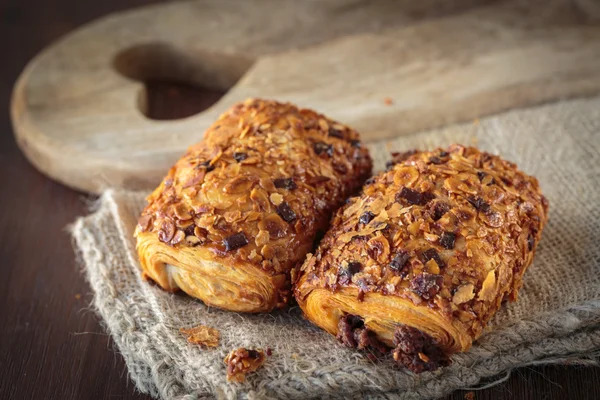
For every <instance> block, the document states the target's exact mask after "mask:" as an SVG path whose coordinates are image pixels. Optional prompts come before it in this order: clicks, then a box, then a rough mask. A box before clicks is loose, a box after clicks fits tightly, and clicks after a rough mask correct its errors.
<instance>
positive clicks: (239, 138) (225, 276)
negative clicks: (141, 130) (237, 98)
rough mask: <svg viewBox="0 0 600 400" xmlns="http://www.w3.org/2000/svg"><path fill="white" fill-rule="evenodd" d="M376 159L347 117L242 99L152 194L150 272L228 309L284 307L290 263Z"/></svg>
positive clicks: (139, 232)
mask: <svg viewBox="0 0 600 400" xmlns="http://www.w3.org/2000/svg"><path fill="white" fill-rule="evenodd" d="M371 165H372V162H371V159H370V157H369V154H368V151H367V150H366V149H365V148H363V147H362V146H361V143H360V141H359V135H358V133H357V132H356V131H354V130H352V129H350V128H348V127H347V126H345V125H342V124H339V123H337V122H335V121H332V120H330V119H328V118H326V117H324V116H322V115H320V114H317V113H316V112H314V111H311V110H306V109H300V108H298V107H296V106H294V105H291V104H282V103H277V102H274V101H265V100H258V99H250V100H247V101H245V102H243V103H239V104H236V105H234V106H233V107H232V108H231V109H230V110H229V111H227V112H226V113H224V114H223V115H221V117H220V118H219V119H218V120H217V121H216V122H215V123H214V124H213V125H212V126H211V127H210V128H209V129H208V130H207V131H206V133H205V135H204V139H203V140H202V141H201V142H200V143H198V144H196V145H194V146H192V147H190V148H189V149H188V151H187V153H186V154H185V155H184V156H183V157H182V158H181V159H180V160H179V161H177V163H176V164H175V165H174V166H173V167H172V168H171V170H170V171H169V173H168V175H167V176H166V177H165V178H164V180H163V181H162V182H161V184H160V185H159V187H158V188H156V190H154V192H153V193H152V194H151V195H150V196H149V197H148V206H147V207H146V208H145V209H144V211H143V212H142V215H141V217H140V219H139V223H138V227H137V229H136V237H137V249H138V254H139V258H140V263H141V266H142V269H143V271H144V276H145V277H147V278H150V279H152V280H154V281H155V282H157V283H158V284H159V285H160V286H162V287H163V288H165V289H167V290H178V289H182V290H184V291H185V292H186V293H188V294H190V295H191V296H194V297H197V298H199V299H201V300H203V301H204V302H206V303H207V304H211V305H214V306H217V307H221V308H225V309H229V310H235V311H246V312H261V311H269V310H272V309H273V308H275V307H282V306H284V305H285V304H286V303H287V301H288V299H289V297H290V295H291V289H290V270H291V269H292V268H293V267H294V266H295V265H296V264H297V263H299V262H301V261H302V260H303V259H304V257H305V255H306V254H307V253H308V252H309V251H311V249H312V248H313V243H314V241H315V238H316V237H317V235H318V232H319V231H324V230H325V229H326V228H327V224H328V221H329V218H330V215H331V213H332V211H334V210H335V209H336V208H337V207H339V206H340V205H341V204H342V203H343V201H344V200H345V198H347V197H348V196H349V195H351V194H352V193H354V192H356V191H357V190H358V189H359V188H360V186H361V185H362V183H363V182H364V180H365V179H366V178H367V177H368V176H369V174H370V170H371Z"/></svg>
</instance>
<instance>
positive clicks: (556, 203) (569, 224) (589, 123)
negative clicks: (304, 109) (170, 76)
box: [72, 97, 600, 399]
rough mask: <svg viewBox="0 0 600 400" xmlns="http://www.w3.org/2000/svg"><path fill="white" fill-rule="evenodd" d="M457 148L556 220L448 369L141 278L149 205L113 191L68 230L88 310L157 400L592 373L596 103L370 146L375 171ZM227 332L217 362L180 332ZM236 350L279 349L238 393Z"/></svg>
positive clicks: (599, 184) (292, 313)
mask: <svg viewBox="0 0 600 400" xmlns="http://www.w3.org/2000/svg"><path fill="white" fill-rule="evenodd" d="M453 142H458V143H463V144H476V145H477V146H479V147H481V148H483V149H485V150H487V151H490V152H493V153H497V154H500V155H502V156H503V157H505V158H507V159H509V160H512V161H515V162H516V163H518V165H519V167H520V168H521V169H523V170H524V171H526V172H528V173H530V174H533V175H535V176H537V177H538V178H539V180H540V183H541V186H542V189H543V192H544V194H545V195H546V196H547V197H548V199H549V200H550V210H551V211H550V220H549V223H548V226H547V227H546V230H545V231H544V234H543V239H542V242H541V244H540V247H539V251H538V254H537V255H536V259H535V262H534V264H533V265H532V266H531V267H530V268H529V270H528V271H527V273H526V275H525V282H524V285H523V288H522V289H521V291H520V294H519V297H520V299H519V301H518V302H517V303H512V304H506V305H505V306H504V307H503V308H502V310H501V311H500V312H499V313H498V314H497V315H496V317H495V318H494V320H493V322H492V324H491V326H490V327H489V329H488V330H487V333H486V334H485V335H484V336H483V337H482V338H481V339H480V340H479V341H477V342H476V343H475V345H474V346H473V348H472V349H471V350H470V351H469V352H467V353H465V354H458V355H455V356H454V357H453V358H452V361H453V363H452V365H451V366H450V367H447V368H444V369H442V370H440V371H437V372H435V373H424V374H422V375H419V376H416V375H413V374H411V373H409V372H406V371H404V370H399V369H395V368H393V367H392V365H391V361H389V360H388V361H385V362H383V363H379V364H373V363H371V362H370V361H369V360H367V358H366V357H364V356H363V355H362V354H360V353H359V352H357V351H352V350H348V349H346V348H344V347H342V346H341V345H339V344H338V343H337V342H336V340H335V338H334V337H332V336H330V335H329V334H327V333H325V332H324V331H322V330H320V329H318V328H316V327H314V326H312V325H311V324H310V323H308V322H307V321H305V320H303V318H302V316H301V312H300V310H299V309H298V307H292V308H289V309H286V310H282V311H277V312H273V313H270V314H261V315H243V314H237V313H232V312H225V311H220V310H217V309H213V308H209V307H206V306H205V305H204V304H202V303H201V302H199V301H196V300H193V299H191V298H188V297H187V296H185V295H172V294H168V293H165V292H164V291H162V290H160V289H159V288H157V287H155V286H152V285H150V284H148V283H146V282H144V281H142V280H141V279H140V274H139V273H138V262H137V256H136V254H135V251H134V240H133V238H132V235H133V230H134V226H135V224H136V218H137V216H138V214H139V212H140V210H141V209H142V207H143V205H144V195H145V194H144V193H134V192H120V191H107V192H106V193H105V194H104V195H103V196H102V197H101V199H100V200H99V202H98V204H97V208H96V211H95V212H94V213H93V214H91V215H89V216H86V217H83V218H80V219H79V220H77V221H76V222H75V224H74V225H73V226H72V233H73V236H74V239H75V244H76V247H77V250H78V252H79V254H80V256H81V259H82V260H83V264H84V270H85V274H86V276H87V279H88V280H89V283H90V286H91V288H92V290H93V292H94V301H93V305H94V307H95V308H96V310H97V311H98V313H99V314H100V315H101V316H102V318H103V319H104V321H105V324H106V328H107V330H108V331H109V332H110V334H111V335H112V337H113V339H114V341H115V343H116V344H117V346H118V349H119V351H120V352H121V354H122V355H123V357H124V358H125V361H126V363H127V366H128V368H129V374H130V376H131V379H133V381H134V382H135V383H136V385H137V387H138V388H139V390H141V391H142V392H145V393H150V394H151V395H153V396H156V397H163V398H177V399H193V398H202V397H218V398H238V397H239V398H267V397H272V398H302V399H304V398H310V397H320V398H322V397H336V396H339V397H346V398H348V397H364V396H370V397H393V398H403V399H421V398H430V397H439V396H442V395H444V394H447V393H449V392H451V391H453V390H455V389H459V388H465V387H469V386H474V385H478V384H480V385H481V384H482V383H481V382H482V381H485V380H488V381H489V380H490V379H492V380H497V379H498V376H504V375H505V374H506V373H507V371H510V370H511V369H513V368H516V367H520V366H524V365H532V364H542V363H568V364H572V363H578V364H581V363H583V364H596V363H597V361H598V354H599V352H600V241H599V237H598V236H599V235H598V234H599V232H600V189H599V188H600V97H596V98H592V99H581V100H573V101H568V102H560V103H555V104H550V105H546V106H542V107H537V108H533V109H526V110H517V111H512V112H508V113H506V114H503V115H499V116H494V117H490V118H486V119H483V120H481V121H475V122H474V123H472V124H466V125H461V126H453V127H448V128H444V129H441V130H436V131H433V132H427V133H420V134H416V135H412V136H407V137H401V138H398V139H395V140H392V141H391V142H378V143H372V144H370V145H369V147H370V150H371V154H372V155H373V156H374V159H375V160H376V163H375V166H376V170H380V169H382V168H383V166H384V163H385V161H386V160H387V159H388V154H389V151H390V150H407V149H412V148H423V149H426V148H434V147H438V146H445V145H448V144H450V143H453ZM198 324H205V325H209V326H212V327H215V328H217V329H219V330H220V332H221V343H220V345H219V346H218V347H217V348H215V349H211V350H202V349H201V348H200V347H198V346H196V345H192V344H188V343H187V342H186V340H185V338H184V337H183V336H182V335H181V334H180V333H179V328H181V327H191V326H195V325H198ZM240 346H245V347H258V348H266V347H267V346H268V347H271V348H272V349H273V355H272V356H271V357H269V358H268V361H267V363H266V365H265V366H264V367H263V368H261V369H260V370H259V371H257V372H256V373H255V374H253V375H250V376H249V378H248V381H247V382H246V383H244V384H229V383H227V382H226V378H225V366H224V364H223V358H224V357H225V355H226V354H227V353H228V352H229V351H230V350H231V349H233V348H237V347H240Z"/></svg>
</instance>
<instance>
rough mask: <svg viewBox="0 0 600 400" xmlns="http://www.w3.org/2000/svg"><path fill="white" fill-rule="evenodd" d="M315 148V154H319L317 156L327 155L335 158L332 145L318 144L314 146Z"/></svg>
mask: <svg viewBox="0 0 600 400" xmlns="http://www.w3.org/2000/svg"><path fill="white" fill-rule="evenodd" d="M313 148H314V149H315V153H317V155H321V154H323V153H325V154H327V155H328V156H329V157H331V156H333V145H331V144H327V143H323V142H317V143H315V144H314V146H313Z"/></svg>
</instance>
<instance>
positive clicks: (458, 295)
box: [452, 283, 475, 304]
mask: <svg viewBox="0 0 600 400" xmlns="http://www.w3.org/2000/svg"><path fill="white" fill-rule="evenodd" d="M473 297H475V286H474V285H473V284H472V283H467V284H464V285H461V286H460V287H459V288H458V289H457V290H456V292H455V293H454V296H453V297H452V302H453V303H454V304H463V303H466V302H467V301H469V300H471V299H472V298H473Z"/></svg>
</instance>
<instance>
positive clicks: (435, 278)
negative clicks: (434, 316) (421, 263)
mask: <svg viewBox="0 0 600 400" xmlns="http://www.w3.org/2000/svg"><path fill="white" fill-rule="evenodd" d="M443 281H444V278H443V277H442V276H441V275H434V274H428V273H427V272H423V273H422V274H421V275H417V276H415V277H414V278H413V279H412V280H411V281H410V289H411V290H412V291H413V292H415V293H416V294H418V295H419V296H420V297H422V298H424V299H425V300H429V299H432V298H434V297H435V295H436V294H438V292H439V291H440V289H441V286H442V282H443Z"/></svg>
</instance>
